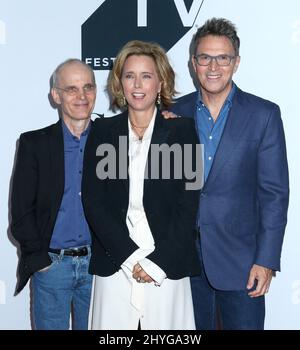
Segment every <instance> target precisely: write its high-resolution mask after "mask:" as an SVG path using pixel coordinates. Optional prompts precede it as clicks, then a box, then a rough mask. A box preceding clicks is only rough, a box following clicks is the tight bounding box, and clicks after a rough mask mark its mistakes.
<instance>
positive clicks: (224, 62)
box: [194, 53, 236, 67]
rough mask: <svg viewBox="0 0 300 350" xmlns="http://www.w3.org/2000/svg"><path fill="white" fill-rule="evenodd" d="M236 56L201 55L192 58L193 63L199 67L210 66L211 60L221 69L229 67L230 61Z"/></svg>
mask: <svg viewBox="0 0 300 350" xmlns="http://www.w3.org/2000/svg"><path fill="white" fill-rule="evenodd" d="M235 57H236V56H230V55H218V56H210V55H207V54H204V53H203V54H201V55H196V56H194V59H195V61H196V62H197V64H198V65H199V66H208V65H210V64H211V62H212V60H215V61H216V62H217V64H218V65H219V66H221V67H226V66H229V65H230V63H231V61H232V60H233V59H234V58H235Z"/></svg>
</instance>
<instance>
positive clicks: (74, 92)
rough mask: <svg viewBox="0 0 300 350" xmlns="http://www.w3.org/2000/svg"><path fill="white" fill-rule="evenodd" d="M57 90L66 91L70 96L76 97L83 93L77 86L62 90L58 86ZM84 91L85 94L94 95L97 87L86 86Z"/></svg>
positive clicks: (92, 85) (93, 85)
mask: <svg viewBox="0 0 300 350" xmlns="http://www.w3.org/2000/svg"><path fill="white" fill-rule="evenodd" d="M55 89H58V90H61V91H64V92H65V93H66V94H67V95H69V96H76V95H78V94H79V92H80V91H81V89H80V88H78V87H77V86H67V87H65V88H61V87H58V86H56V87H55ZM82 90H83V92H84V93H85V94H92V93H94V92H95V90H96V85H95V84H86V85H84V86H83V88H82Z"/></svg>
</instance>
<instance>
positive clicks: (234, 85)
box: [197, 82, 237, 107]
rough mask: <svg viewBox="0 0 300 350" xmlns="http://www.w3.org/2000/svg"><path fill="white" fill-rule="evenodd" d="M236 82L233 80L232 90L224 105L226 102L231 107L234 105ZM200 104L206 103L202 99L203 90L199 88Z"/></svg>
mask: <svg viewBox="0 0 300 350" xmlns="http://www.w3.org/2000/svg"><path fill="white" fill-rule="evenodd" d="M236 88H237V87H236V84H235V83H234V82H232V87H231V90H230V92H229V94H228V96H227V97H226V100H225V102H224V105H225V104H228V105H229V106H230V107H231V106H232V100H233V97H234V94H235V92H236ZM197 104H198V105H204V104H205V103H204V102H203V100H202V94H201V90H200V89H199V99H198V103H197Z"/></svg>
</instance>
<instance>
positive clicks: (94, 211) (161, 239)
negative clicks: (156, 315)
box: [82, 112, 200, 279]
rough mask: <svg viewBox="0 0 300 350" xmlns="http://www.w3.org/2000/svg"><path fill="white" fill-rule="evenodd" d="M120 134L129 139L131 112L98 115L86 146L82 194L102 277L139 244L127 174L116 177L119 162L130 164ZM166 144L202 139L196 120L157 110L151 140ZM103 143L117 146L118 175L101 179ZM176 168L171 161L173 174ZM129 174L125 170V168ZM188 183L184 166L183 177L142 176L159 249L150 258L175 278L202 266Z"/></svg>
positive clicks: (95, 269)
mask: <svg viewBox="0 0 300 350" xmlns="http://www.w3.org/2000/svg"><path fill="white" fill-rule="evenodd" d="M119 136H125V137H127V138H126V140H128V114H127V112H124V113H122V114H120V115H118V116H116V117H113V118H105V119H99V120H96V121H95V123H94V125H93V128H92V130H91V133H90V135H89V139H88V141H87V144H86V148H85V156H84V169H83V181H82V198H83V205H84V209H85V214H86V218H87V220H88V222H89V224H90V227H91V231H92V233H93V234H92V236H93V244H92V258H91V264H90V272H91V273H93V274H97V275H99V276H109V275H112V274H114V273H115V272H116V271H118V270H119V269H120V267H121V264H122V263H123V262H124V261H125V260H126V259H127V258H128V257H129V256H130V255H131V254H132V253H133V252H134V251H135V250H136V249H137V248H138V246H137V245H136V244H135V243H134V242H133V241H132V240H131V238H130V237H129V231H128V229H127V226H126V214H127V209H128V202H129V180H128V176H126V177H127V178H126V179H118V173H119V170H120V169H119V164H120V162H121V163H123V164H126V161H127V165H128V142H127V141H126V143H125V147H123V148H122V147H121V149H120V145H119ZM163 143H165V144H167V145H172V144H175V143H177V144H179V145H184V144H192V145H193V147H195V145H196V143H198V138H197V135H196V131H195V127H194V122H193V120H191V119H176V120H164V118H163V117H162V115H161V114H160V113H159V112H158V114H157V116H156V121H155V125H154V130H153V135H152V139H151V145H153V144H158V145H161V144H163ZM102 144H110V145H112V146H113V147H114V148H115V150H116V154H117V157H116V160H117V161H116V164H117V169H116V170H117V171H116V174H117V179H105V180H99V179H98V177H97V175H96V167H97V164H98V163H99V161H100V160H101V159H102V160H103V159H104V158H105V157H106V156H103V157H99V156H96V149H97V147H98V146H99V145H102ZM150 147H151V146H150ZM119 156H120V157H121V160H120V159H119ZM124 162H125V163H124ZM148 162H149V155H148ZM149 168H150V171H151V167H149ZM123 170H124V169H123ZM125 170H127V167H126V168H125ZM173 172H174V166H173V165H171V174H172V173H173ZM125 173H126V175H127V171H125ZM186 182H188V180H187V179H186V178H185V176H184V171H183V178H182V179H169V180H168V179H161V173H160V178H159V179H155V180H151V179H146V180H144V196H143V204H144V210H145V213H146V216H147V220H148V223H149V226H150V229H151V232H152V235H153V238H154V242H155V250H154V251H153V252H152V253H151V254H150V255H148V256H147V258H148V259H150V260H151V261H152V262H154V263H156V264H157V265H158V266H159V267H160V268H162V269H163V270H164V271H165V273H166V275H167V277H168V278H171V279H179V278H183V277H185V276H192V275H196V274H198V273H199V271H200V266H199V261H198V257H197V253H196V248H195V230H194V227H195V220H196V213H197V209H198V199H199V191H195V190H193V191H191V190H190V191H186V190H185V183H186Z"/></svg>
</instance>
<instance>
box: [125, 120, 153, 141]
mask: <svg viewBox="0 0 300 350" xmlns="http://www.w3.org/2000/svg"><path fill="white" fill-rule="evenodd" d="M129 123H130V125H131V128H132V130H133V131H134V132H135V134H136V135H137V137H138V138H139V140H142V139H143V136H144V133H145V131H146V129H147V128H148V126H149V124H150V123H149V124H148V125H146V126H138V125H135V124H133V122H132V121H131V120H130V118H129Z"/></svg>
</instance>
